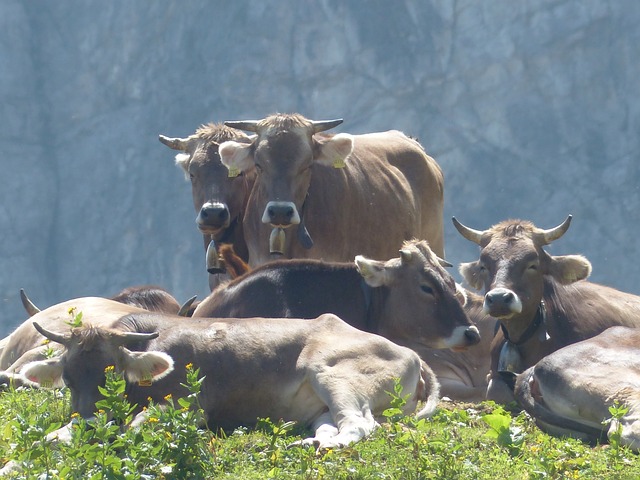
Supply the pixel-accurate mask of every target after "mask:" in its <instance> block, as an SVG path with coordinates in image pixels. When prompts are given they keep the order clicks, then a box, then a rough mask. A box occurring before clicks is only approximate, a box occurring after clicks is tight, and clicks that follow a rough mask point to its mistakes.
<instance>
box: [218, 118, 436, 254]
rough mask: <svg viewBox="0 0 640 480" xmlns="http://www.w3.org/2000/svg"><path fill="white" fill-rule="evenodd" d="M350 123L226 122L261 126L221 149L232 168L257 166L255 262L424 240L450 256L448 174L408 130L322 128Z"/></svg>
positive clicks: (250, 219)
mask: <svg viewBox="0 0 640 480" xmlns="http://www.w3.org/2000/svg"><path fill="white" fill-rule="evenodd" d="M341 122H342V120H329V121H312V120H308V119H306V118H305V117H303V116H302V115H300V114H274V115H270V116H268V117H267V118H265V119H263V120H260V121H255V120H251V121H228V122H225V125H228V126H231V127H233V128H237V129H241V130H247V131H250V132H255V134H256V136H255V138H254V139H253V140H252V142H251V143H241V142H237V141H227V142H223V143H222V144H220V147H219V149H218V151H219V153H220V159H221V161H222V163H223V164H224V165H225V166H226V167H227V168H228V169H229V175H230V176H235V175H241V174H242V173H243V172H244V173H245V174H246V173H247V172H252V171H254V170H255V171H256V173H257V175H256V180H255V183H254V187H253V189H252V191H251V194H250V196H249V199H248V203H247V209H246V212H245V216H244V234H245V240H246V243H247V248H248V251H249V265H250V266H251V267H255V266H258V265H262V264H264V263H266V262H267V261H269V260H273V259H274V258H278V257H279V256H281V257H284V258H321V259H324V260H328V261H342V262H345V261H352V260H353V258H354V257H355V256H356V255H358V254H362V255H367V256H369V257H371V258H390V257H391V256H392V255H394V253H395V251H396V250H397V248H398V245H400V244H401V243H402V241H404V240H410V239H412V238H423V239H426V240H428V241H429V243H430V245H431V248H432V249H433V251H434V252H435V253H436V254H437V255H439V256H440V257H441V258H444V235H443V220H442V211H443V189H444V179H443V174H442V171H441V169H440V167H439V166H438V164H437V163H436V162H435V160H433V158H431V157H430V156H429V155H427V154H426V152H425V151H424V149H423V147H422V146H421V145H420V144H419V143H418V142H417V141H415V140H413V139H411V138H409V137H407V136H406V135H404V134H403V133H401V132H399V131H395V130H392V131H387V132H379V133H370V134H365V135H349V134H345V133H339V134H337V135H318V134H319V133H320V132H324V131H326V130H328V129H330V128H333V127H335V126H337V125H339V124H340V123H341Z"/></svg>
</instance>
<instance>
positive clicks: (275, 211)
mask: <svg viewBox="0 0 640 480" xmlns="http://www.w3.org/2000/svg"><path fill="white" fill-rule="evenodd" d="M262 223H269V224H271V225H272V226H274V227H281V228H287V227H290V226H291V225H298V224H299V223H300V214H299V213H298V209H297V208H296V206H295V204H294V203H293V202H269V203H267V206H266V207H265V209H264V213H263V214H262Z"/></svg>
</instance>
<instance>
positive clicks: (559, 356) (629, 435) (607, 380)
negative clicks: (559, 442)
mask: <svg viewBox="0 0 640 480" xmlns="http://www.w3.org/2000/svg"><path fill="white" fill-rule="evenodd" d="M639 345H640V330H638V329H635V328H628V327H611V328H609V329H608V330H605V331H604V332H603V333H601V334H599V335H597V336H595V337H592V338H590V339H588V340H583V341H581V342H578V343H574V344H572V345H569V346H567V347H564V348H561V349H560V350H557V351H556V352H554V353H552V354H550V355H547V356H546V357H544V358H543V359H542V360H540V361H539V362H538V363H537V364H536V365H535V366H533V367H530V368H529V369H527V370H526V371H525V372H524V373H522V374H520V375H518V379H517V381H516V386H515V397H516V400H517V401H518V403H519V404H520V405H521V406H522V407H523V408H524V409H525V410H526V411H527V412H529V414H530V415H531V416H532V417H533V418H534V420H535V421H536V423H537V424H538V426H539V427H540V428H541V429H542V430H544V431H545V432H547V433H550V434H552V435H557V436H571V437H577V438H582V439H584V440H588V441H591V442H595V441H599V440H602V439H603V438H606V436H608V437H611V435H614V434H617V433H618V431H619V432H620V434H621V437H620V443H621V444H622V445H627V446H629V447H630V448H633V449H635V450H640V349H638V346H639ZM614 402H617V403H618V404H619V405H621V406H625V407H628V408H629V411H628V412H627V414H626V415H625V416H624V417H622V418H621V419H620V420H619V421H618V420H614V421H612V422H610V423H609V424H603V421H605V420H606V419H609V418H611V416H612V415H611V413H610V412H609V407H611V406H612V405H614Z"/></svg>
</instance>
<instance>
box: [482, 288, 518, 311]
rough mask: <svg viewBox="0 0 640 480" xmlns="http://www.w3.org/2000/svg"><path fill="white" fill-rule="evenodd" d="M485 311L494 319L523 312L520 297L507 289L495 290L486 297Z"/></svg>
mask: <svg viewBox="0 0 640 480" xmlns="http://www.w3.org/2000/svg"><path fill="white" fill-rule="evenodd" d="M484 311H485V313H488V314H489V315H491V316H492V317H496V318H500V317H509V316H511V315H513V314H516V313H520V312H521V311H522V302H521V301H520V298H519V297H518V295H516V294H515V292H513V291H512V290H509V289H507V288H494V289H493V290H491V291H489V292H488V293H487V294H486V295H485V296H484Z"/></svg>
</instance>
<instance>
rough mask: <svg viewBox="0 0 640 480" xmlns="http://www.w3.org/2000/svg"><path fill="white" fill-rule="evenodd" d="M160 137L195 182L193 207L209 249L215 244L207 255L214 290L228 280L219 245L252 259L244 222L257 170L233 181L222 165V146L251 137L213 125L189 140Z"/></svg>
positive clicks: (188, 138) (243, 173) (244, 140)
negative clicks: (220, 150)
mask: <svg viewBox="0 0 640 480" xmlns="http://www.w3.org/2000/svg"><path fill="white" fill-rule="evenodd" d="M158 138H159V140H160V141H161V142H162V143H163V144H165V145H167V146H168V147H169V148H172V149H174V150H179V151H180V152H183V153H179V154H177V155H176V164H177V165H178V166H180V168H182V169H183V170H184V173H185V176H186V178H187V179H188V180H190V181H191V193H192V195H193V205H194V207H195V209H196V212H198V216H197V217H196V224H197V226H198V229H199V230H200V232H202V236H203V238H204V246H205V249H207V250H208V249H209V246H210V244H211V242H212V241H213V242H214V243H213V244H211V247H210V248H211V250H208V252H207V269H208V270H209V273H210V274H211V275H210V276H209V286H210V287H211V289H213V288H214V287H215V286H216V285H217V284H218V283H219V282H220V281H221V280H222V279H223V278H226V277H225V276H223V275H220V274H221V273H222V271H223V270H222V268H220V267H219V265H218V264H217V263H216V258H217V252H216V249H215V247H216V245H217V244H225V243H229V244H232V245H233V247H234V250H235V251H236V252H237V253H238V255H240V257H241V258H243V259H244V260H245V261H246V260H248V251H247V246H246V243H245V240H244V235H243V231H242V230H243V227H242V220H243V212H244V210H245V206H246V202H247V199H248V198H249V192H251V189H252V188H253V182H254V179H255V170H254V169H247V170H246V171H245V172H242V174H241V175H238V176H236V177H233V178H231V177H230V176H229V174H228V173H229V172H228V170H227V169H226V167H224V166H223V165H222V163H221V162H220V156H219V154H218V146H219V145H220V143H222V142H225V141H227V140H234V141H235V142H240V143H244V144H246V143H248V142H249V141H250V138H249V137H248V136H247V135H245V134H244V133H243V132H242V131H240V130H236V129H233V128H229V127H227V126H224V125H221V124H213V123H210V124H208V125H203V126H201V127H200V128H198V129H197V130H196V132H195V133H194V134H193V135H191V136H189V137H187V138H169V137H165V136H164V135H160V136H159V137H158ZM221 277H222V278H221Z"/></svg>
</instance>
